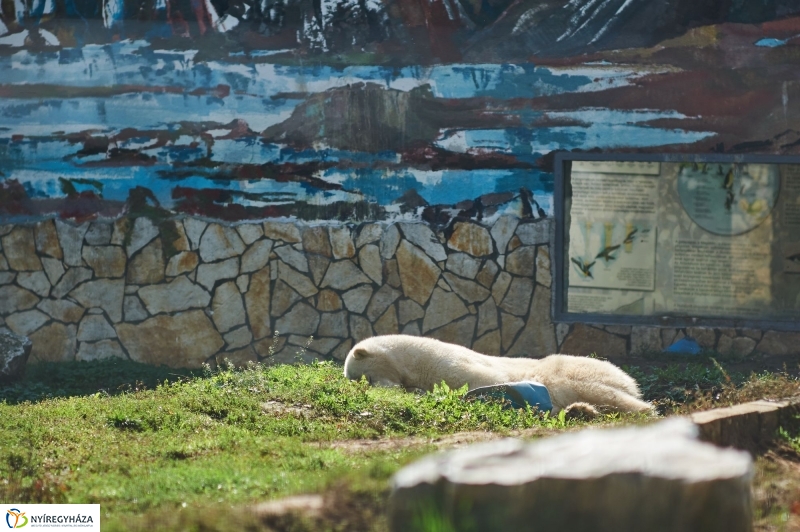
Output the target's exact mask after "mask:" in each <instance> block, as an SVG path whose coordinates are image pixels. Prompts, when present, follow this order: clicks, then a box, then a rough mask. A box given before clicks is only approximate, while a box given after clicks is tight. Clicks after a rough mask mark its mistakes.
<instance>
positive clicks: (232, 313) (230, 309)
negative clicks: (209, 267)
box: [139, 281, 246, 333]
mask: <svg viewBox="0 0 800 532" xmlns="http://www.w3.org/2000/svg"><path fill="white" fill-rule="evenodd" d="M142 290H144V289H142ZM142 290H140V291H139V293H141V292H142ZM211 314H212V316H211V318H212V319H213V320H214V325H216V327H217V330H218V331H219V332H221V333H225V332H228V331H229V330H231V329H233V328H234V327H237V326H239V325H243V324H244V323H245V319H246V318H245V313H244V304H243V303H242V294H240V293H239V287H237V286H236V283H234V282H232V281H228V282H227V283H223V284H221V285H219V286H218V287H217V289H216V290H214V298H213V299H212V300H211Z"/></svg>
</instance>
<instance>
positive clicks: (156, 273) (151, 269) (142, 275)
mask: <svg viewBox="0 0 800 532" xmlns="http://www.w3.org/2000/svg"><path fill="white" fill-rule="evenodd" d="M164 271H165V264H164V249H163V246H162V244H161V239H160V238H155V239H153V241H152V242H150V243H149V244H147V245H146V246H144V247H143V248H142V249H141V251H139V252H138V253H137V254H136V255H134V256H133V258H132V259H131V261H130V263H129V264H128V272H127V275H126V279H127V282H128V283H129V284H155V283H160V282H161V281H163V280H164ZM95 273H97V272H95Z"/></svg>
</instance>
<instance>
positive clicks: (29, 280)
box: [17, 271, 50, 297]
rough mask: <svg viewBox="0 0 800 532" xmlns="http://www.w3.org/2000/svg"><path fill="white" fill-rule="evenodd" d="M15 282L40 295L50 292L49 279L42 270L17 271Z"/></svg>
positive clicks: (43, 295) (45, 295)
mask: <svg viewBox="0 0 800 532" xmlns="http://www.w3.org/2000/svg"><path fill="white" fill-rule="evenodd" d="M17 284H18V285H20V286H21V287H22V288H27V289H28V290H30V291H31V292H33V293H34V294H36V295H37V296H40V297H47V296H48V295H49V294H50V281H49V280H48V279H47V274H46V273H44V272H42V271H39V272H20V273H18V274H17Z"/></svg>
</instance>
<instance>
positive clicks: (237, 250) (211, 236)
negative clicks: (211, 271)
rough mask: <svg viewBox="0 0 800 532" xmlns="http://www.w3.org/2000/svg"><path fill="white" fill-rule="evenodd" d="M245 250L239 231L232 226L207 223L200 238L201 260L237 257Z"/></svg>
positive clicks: (210, 260)
mask: <svg viewBox="0 0 800 532" xmlns="http://www.w3.org/2000/svg"><path fill="white" fill-rule="evenodd" d="M244 250H245V245H244V242H242V239H241V237H240V236H239V233H238V232H236V230H235V229H234V228H232V227H228V226H227V225H220V224H209V226H208V227H207V228H206V230H205V232H204V233H203V238H202V239H201V240H200V258H201V259H202V260H203V262H216V261H218V260H224V259H229V258H231V257H238V256H239V255H241V254H242V253H243V252H244Z"/></svg>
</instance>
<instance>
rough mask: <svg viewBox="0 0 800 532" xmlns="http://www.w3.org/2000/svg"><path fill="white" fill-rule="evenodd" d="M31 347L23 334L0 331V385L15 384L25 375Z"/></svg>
mask: <svg viewBox="0 0 800 532" xmlns="http://www.w3.org/2000/svg"><path fill="white" fill-rule="evenodd" d="M32 347H33V344H32V343H31V341H30V340H29V339H28V338H26V337H25V336H19V335H16V334H13V333H8V332H0V385H5V384H15V383H17V382H19V380H20V379H22V377H24V376H25V367H26V365H27V363H28V357H30V355H31V349H32Z"/></svg>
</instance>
